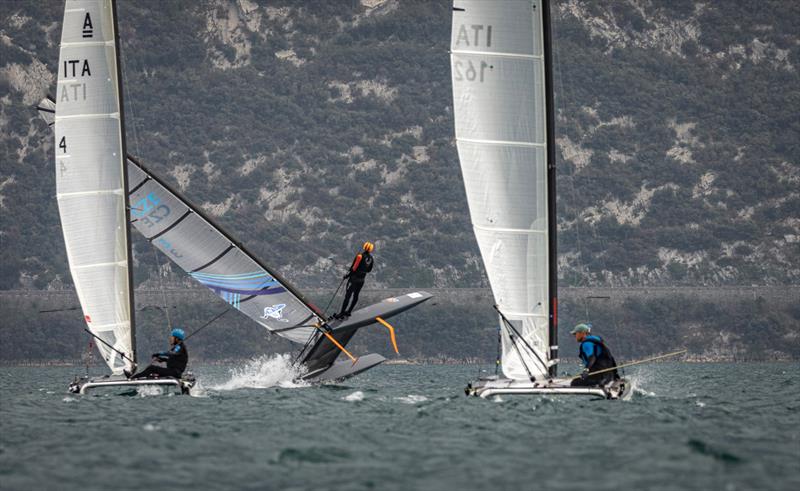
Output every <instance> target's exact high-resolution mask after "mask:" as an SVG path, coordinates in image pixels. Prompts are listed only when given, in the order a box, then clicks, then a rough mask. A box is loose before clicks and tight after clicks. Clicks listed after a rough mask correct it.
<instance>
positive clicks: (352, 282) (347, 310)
mask: <svg viewBox="0 0 800 491" xmlns="http://www.w3.org/2000/svg"><path fill="white" fill-rule="evenodd" d="M374 250H375V244H373V243H372V242H364V246H363V248H362V251H361V252H360V253H358V254H356V257H355V258H354V259H353V264H351V265H350V269H348V270H347V273H346V274H345V275H344V277H345V278H347V290H346V291H345V294H344V302H343V303H342V310H341V311H339V313H338V314H334V316H333V317H335V318H337V319H344V318H345V317H350V314H351V313H352V312H353V308H354V307H355V306H356V303H357V302H358V294H359V293H360V292H361V288H362V287H363V286H364V280H365V279H366V278H367V273H369V272H370V271H372V266H374V264H375V259H373V257H372V254H371V253H372V251H374ZM351 298H352V300H353V301H352V303H350V299H351ZM348 303H350V307H348V306H347V304H348Z"/></svg>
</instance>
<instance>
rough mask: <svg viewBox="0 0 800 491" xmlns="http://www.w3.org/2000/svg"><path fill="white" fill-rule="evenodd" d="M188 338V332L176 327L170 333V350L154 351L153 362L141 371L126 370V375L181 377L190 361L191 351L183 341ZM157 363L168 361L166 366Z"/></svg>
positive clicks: (136, 376)
mask: <svg viewBox="0 0 800 491" xmlns="http://www.w3.org/2000/svg"><path fill="white" fill-rule="evenodd" d="M184 339H186V332H185V331H184V330H183V329H181V328H180V327H176V328H175V329H173V330H172V332H170V334H169V345H170V347H169V350H167V351H162V352H160V353H153V363H151V364H150V365H148V367H147V368H145V369H144V370H142V371H141V372H139V373H137V374H135V375H131V374H130V372H128V371H125V375H126V376H127V377H128V378H130V379H134V378H159V377H174V378H181V375H183V371H184V370H186V365H187V364H188V363H189V352H188V351H186V345H185V344H184V343H183V341H184ZM156 363H166V364H167V366H166V367H162V366H158V365H156Z"/></svg>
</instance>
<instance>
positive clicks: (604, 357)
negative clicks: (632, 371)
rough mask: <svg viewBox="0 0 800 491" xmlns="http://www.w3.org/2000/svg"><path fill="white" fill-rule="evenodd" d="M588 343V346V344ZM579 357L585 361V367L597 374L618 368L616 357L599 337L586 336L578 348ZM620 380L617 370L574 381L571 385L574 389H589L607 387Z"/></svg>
mask: <svg viewBox="0 0 800 491" xmlns="http://www.w3.org/2000/svg"><path fill="white" fill-rule="evenodd" d="M587 343H588V344H587ZM578 356H579V357H580V359H581V360H582V361H583V364H584V366H585V367H586V369H587V370H589V372H597V371H600V370H605V369H606V368H612V367H615V366H617V362H616V361H615V360H614V355H612V354H611V350H610V349H608V346H606V345H605V343H604V342H603V340H602V339H601V338H600V337H599V336H586V338H585V339H584V340H583V341H582V342H581V345H580V346H579V347H578ZM617 379H619V374H618V373H617V371H616V370H609V371H608V372H605V373H600V374H597V375H591V376H589V377H586V378H579V379H575V380H573V381H572V382H571V383H570V385H572V386H573V387H589V386H595V385H605V384H607V383H609V382H611V381H613V380H617Z"/></svg>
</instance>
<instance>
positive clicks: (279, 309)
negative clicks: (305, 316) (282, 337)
mask: <svg viewBox="0 0 800 491" xmlns="http://www.w3.org/2000/svg"><path fill="white" fill-rule="evenodd" d="M285 308H286V304H285V303H279V304H275V305H271V306H269V307H264V315H262V316H261V318H262V319H275V320H278V321H281V322H289V319H284V318H283V309H285Z"/></svg>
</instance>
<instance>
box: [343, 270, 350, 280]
mask: <svg viewBox="0 0 800 491" xmlns="http://www.w3.org/2000/svg"><path fill="white" fill-rule="evenodd" d="M348 276H350V272H349V271H348V272H347V273H345V274H344V276H342V279H343V280H344V279H346V278H347V277H348Z"/></svg>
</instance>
